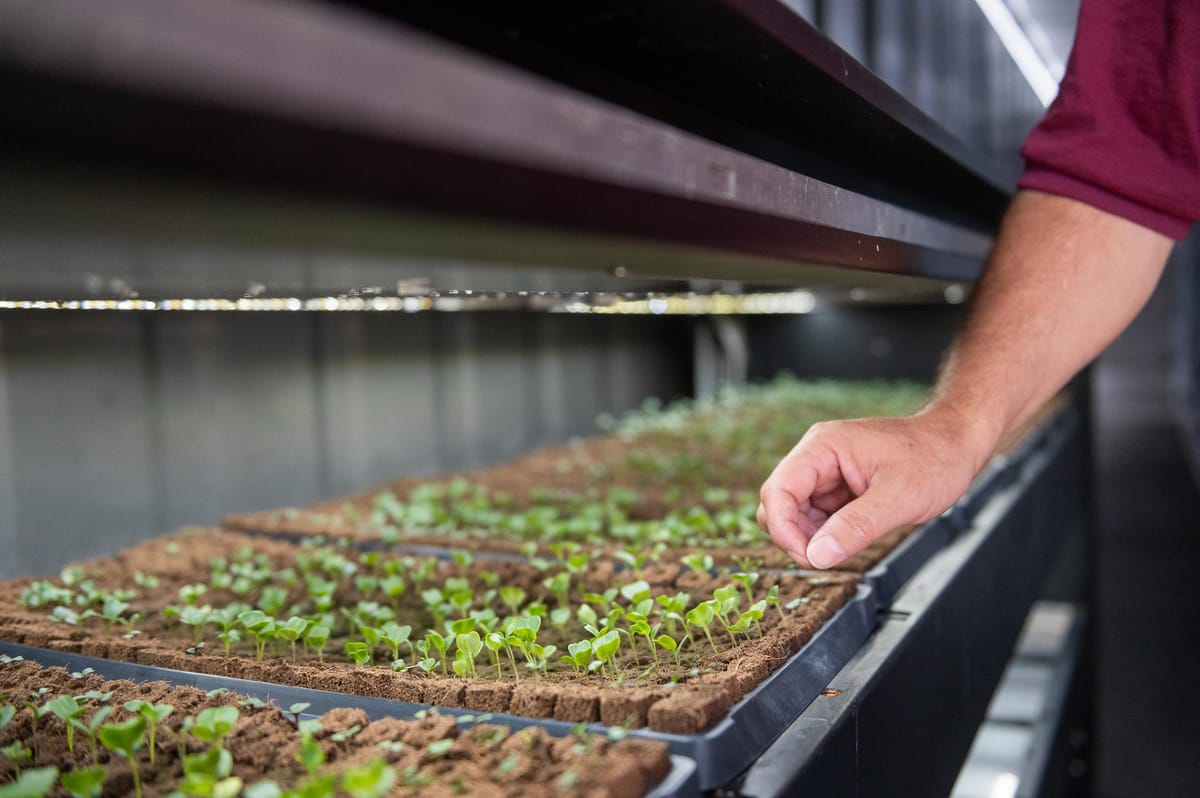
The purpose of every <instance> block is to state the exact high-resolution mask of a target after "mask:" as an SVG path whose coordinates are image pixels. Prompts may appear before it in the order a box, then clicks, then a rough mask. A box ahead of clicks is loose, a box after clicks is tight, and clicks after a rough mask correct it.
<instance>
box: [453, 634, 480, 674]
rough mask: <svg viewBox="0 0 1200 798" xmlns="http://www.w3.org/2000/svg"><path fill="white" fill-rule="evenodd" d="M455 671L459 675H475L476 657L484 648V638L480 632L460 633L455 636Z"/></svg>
mask: <svg viewBox="0 0 1200 798" xmlns="http://www.w3.org/2000/svg"><path fill="white" fill-rule="evenodd" d="M454 643H455V647H456V650H455V653H454V672H455V673H456V674H458V675H459V676H471V677H474V676H475V675H476V673H475V657H477V656H479V652H480V651H482V650H483V640H482V639H481V638H480V637H479V633H478V632H468V633H466V634H459V635H457V636H456V637H455V638H454Z"/></svg>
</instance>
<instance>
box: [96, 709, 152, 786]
mask: <svg viewBox="0 0 1200 798" xmlns="http://www.w3.org/2000/svg"><path fill="white" fill-rule="evenodd" d="M145 734H146V719H145V718H143V717H142V716H141V715H135V716H134V717H131V718H129V719H127V720H124V721H121V722H120V723H108V724H105V725H104V726H101V727H100V732H99V737H100V743H101V744H102V745H103V746H104V747H105V748H107V749H108V750H109V751H112V752H113V753H114V754H117V755H118V756H122V757H124V758H125V759H127V760H128V761H129V770H130V772H131V773H132V774H133V793H134V795H135V796H137V798H141V796H142V777H141V774H140V773H139V772H138V765H137V752H138V750H139V749H140V748H141V747H142V745H144V744H145Z"/></svg>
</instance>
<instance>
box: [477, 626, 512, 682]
mask: <svg viewBox="0 0 1200 798" xmlns="http://www.w3.org/2000/svg"><path fill="white" fill-rule="evenodd" d="M483 645H484V646H486V647H487V650H488V652H489V653H490V654H491V655H492V664H493V665H495V666H496V678H497V679H502V678H504V671H503V669H502V668H501V666H500V652H501V651H505V652H507V653H508V658H509V661H511V662H512V666H513V671H514V672H516V669H517V662H516V660H515V659H513V656H512V652H511V651H510V650H509V648H508V641H507V640H506V639H505V637H504V635H503V634H501V633H500V632H488V634H487V635H486V636H485V637H484V638H483Z"/></svg>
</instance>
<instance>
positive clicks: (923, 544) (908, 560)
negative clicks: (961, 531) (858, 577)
mask: <svg viewBox="0 0 1200 798" xmlns="http://www.w3.org/2000/svg"><path fill="white" fill-rule="evenodd" d="M953 539H954V526H953V522H952V521H951V519H950V518H949V517H948V516H946V515H941V516H938V517H937V518H935V519H933V520H932V521H930V522H928V523H926V524H924V525H923V526H922V527H921V528H920V529H918V530H917V531H916V532H914V533H913V534H911V535H909V536H908V537H907V538H905V539H904V540H903V541H901V543H900V545H899V546H897V547H896V548H894V549H892V550H891V551H890V552H888V553H887V555H886V556H885V557H884V558H883V559H882V560H880V561H879V564H878V565H876V566H874V567H873V568H871V569H870V570H869V571H867V572H866V573H864V574H863V575H862V582H861V584H865V585H868V586H870V588H871V590H872V592H873V594H874V597H875V601H876V602H877V603H878V605H879V607H880V608H881V609H886V608H887V607H890V606H891V604H892V600H893V599H894V598H895V597H896V594H897V593H899V592H900V589H901V588H903V587H904V585H906V584H907V583H908V580H909V579H911V578H912V577H913V575H914V574H915V573H916V572H917V571H919V570H921V568H922V567H924V565H925V563H927V562H929V559H930V558H931V557H933V555H935V554H937V553H938V552H939V551H941V550H942V549H944V548H945V547H946V546H948V545H949V544H950V541H952V540H953Z"/></svg>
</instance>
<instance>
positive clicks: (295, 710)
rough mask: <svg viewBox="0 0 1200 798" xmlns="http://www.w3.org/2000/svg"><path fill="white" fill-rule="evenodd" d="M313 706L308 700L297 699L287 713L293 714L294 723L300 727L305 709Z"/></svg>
mask: <svg viewBox="0 0 1200 798" xmlns="http://www.w3.org/2000/svg"><path fill="white" fill-rule="evenodd" d="M310 706H311V704H309V703H308V702H307V701H297V702H296V703H295V704H292V705H291V706H290V707H288V708H287V713H288V714H289V715H291V716H292V725H293V726H295V727H296V728H297V729H298V728H300V716H301V715H302V714H304V710H306V709H308V708H309V707H310Z"/></svg>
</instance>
